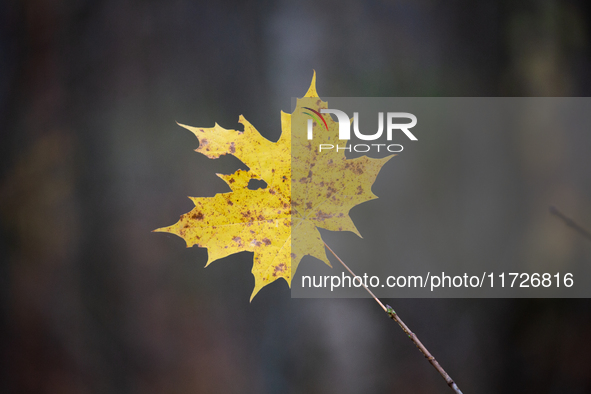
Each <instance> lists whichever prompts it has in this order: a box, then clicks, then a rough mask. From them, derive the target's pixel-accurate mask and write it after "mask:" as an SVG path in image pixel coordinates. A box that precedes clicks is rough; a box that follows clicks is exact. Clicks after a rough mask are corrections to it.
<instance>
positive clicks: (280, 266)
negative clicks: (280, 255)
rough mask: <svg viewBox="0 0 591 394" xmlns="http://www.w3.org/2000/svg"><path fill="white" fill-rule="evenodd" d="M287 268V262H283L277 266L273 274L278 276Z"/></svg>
mask: <svg viewBox="0 0 591 394" xmlns="http://www.w3.org/2000/svg"><path fill="white" fill-rule="evenodd" d="M286 270H287V265H285V263H281V264H279V265H277V266H276V267H275V269H274V270H273V276H277V274H279V273H281V272H284V271H286Z"/></svg>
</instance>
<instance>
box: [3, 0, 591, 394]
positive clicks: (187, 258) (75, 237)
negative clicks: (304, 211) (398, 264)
mask: <svg viewBox="0 0 591 394" xmlns="http://www.w3.org/2000/svg"><path fill="white" fill-rule="evenodd" d="M590 7H591V6H590V5H589V3H588V2H584V1H561V2H558V1H549V0H546V1H501V2H484V1H482V2H472V1H468V0H465V1H452V2H438V1H398V2H387V1H377V0H370V1H365V2H351V1H317V2H312V1H302V2H287V1H277V2H272V1H260V2H238V1H216V2H199V1H195V2H191V1H183V0H179V1H171V2H155V1H143V2H139V1H127V0H122V1H121V0H120V1H95V2H90V1H73V0H70V1H62V2H58V1H49V0H38V1H12V0H7V1H4V2H2V3H1V4H0V70H1V73H0V134H1V136H0V142H1V143H0V218H1V228H0V231H1V233H2V237H1V238H0V256H1V262H2V264H1V268H0V269H1V270H2V271H1V272H0V280H1V284H0V289H1V294H2V321H1V322H0V324H1V329H2V342H1V357H2V358H1V360H2V369H1V372H2V376H1V380H0V391H2V392H7V393H306V394H312V393H446V392H450V390H449V388H448V387H446V385H445V383H444V381H443V380H442V379H441V377H440V376H438V374H437V373H436V371H435V370H434V369H433V368H432V367H431V366H430V365H429V364H428V363H427V362H426V361H425V360H424V358H423V357H422V356H421V354H420V353H419V352H418V351H417V349H415V348H414V346H413V345H412V343H410V341H409V340H408V339H407V338H405V335H404V334H403V333H402V332H401V331H400V329H399V328H398V327H397V326H396V324H395V323H394V322H392V321H391V320H389V319H388V318H387V317H386V316H385V315H384V313H383V312H382V311H381V310H380V309H379V308H378V306H377V305H376V304H375V302H373V301H371V300H366V299H350V300H348V299H342V300H306V299H291V298H290V292H289V289H288V287H287V286H286V284H285V283H284V282H280V281H278V282H276V283H273V284H272V285H270V286H268V287H266V288H264V289H263V290H262V291H261V292H260V293H259V295H257V297H256V298H255V299H254V300H253V302H252V303H249V302H248V298H249V296H250V293H251V290H252V287H253V284H254V280H253V278H252V275H251V274H250V269H251V265H252V255H251V254H249V253H242V254H238V255H234V256H230V257H228V258H226V259H224V260H223V261H218V262H216V263H214V264H212V265H211V266H210V267H208V268H207V269H203V266H204V265H205V262H206V260H207V251H206V250H205V249H200V248H191V249H186V248H185V247H184V242H183V241H182V240H181V239H180V238H177V237H174V236H172V235H170V236H169V235H165V234H154V233H151V230H153V229H155V228H158V227H161V226H164V225H168V224H172V223H173V222H175V221H176V220H177V218H178V216H179V215H180V214H182V213H185V212H187V211H188V210H190V209H191V206H192V204H191V202H190V201H189V199H187V198H186V197H185V196H212V195H214V194H215V193H218V192H224V191H227V190H228V189H227V187H226V186H225V185H224V182H223V181H222V180H221V179H219V178H217V177H216V176H215V173H216V172H222V173H227V172H231V171H234V170H235V169H236V168H239V167H241V166H243V165H242V164H241V163H239V162H238V161H237V160H236V159H235V158H233V157H229V156H227V157H223V158H221V159H218V160H215V161H212V160H209V159H207V158H206V157H205V156H202V155H200V154H197V153H195V152H193V149H195V148H196V147H197V141H196V139H195V137H194V136H193V135H191V134H190V133H189V132H187V131H185V130H183V129H181V128H180V127H178V126H177V125H176V124H175V121H178V122H181V123H185V124H190V125H194V126H212V125H213V124H214V122H218V123H219V124H220V125H222V126H224V127H226V128H234V127H238V126H239V125H238V123H237V121H238V116H239V115H240V114H243V115H244V116H245V117H246V118H247V119H248V120H249V121H250V122H251V123H252V124H253V125H255V126H256V127H257V128H258V130H259V131H260V132H261V133H262V134H263V135H264V136H266V137H267V138H269V139H272V140H276V139H277V138H278V137H279V133H280V117H279V111H280V110H284V111H289V110H290V99H291V97H298V96H302V95H303V94H304V93H305V91H306V89H307V87H308V86H309V83H310V78H311V74H312V70H313V69H315V70H316V71H317V73H318V91H319V93H320V95H321V96H323V95H325V96H335V97H336V96H343V97H346V96H386V97H387V96H588V95H589V93H590V91H591V74H590V73H589V66H590V63H591V62H590V60H591V59H590V48H591V47H590V45H591V42H590V40H591V30H590V28H591V8H590ZM505 137H506V136H505ZM498 138H499V139H495V136H494V135H493V136H491V135H478V134H475V135H472V137H471V139H469V140H465V139H456V140H454V139H453V138H451V139H445V140H442V141H441V144H448V146H449V148H448V151H447V153H448V155H446V157H445V158H443V157H437V156H434V157H433V162H432V163H423V164H422V166H421V168H419V169H417V168H414V169H412V170H410V169H408V170H409V171H412V173H413V175H414V174H417V173H418V174H420V176H421V177H422V178H420V179H421V182H422V183H420V184H421V185H424V186H425V187H427V189H426V190H422V189H420V188H418V189H419V190H417V194H416V196H419V195H420V196H421V198H418V197H415V198H412V196H411V195H410V194H408V193H406V194H404V196H406V197H405V198H406V200H404V199H402V200H400V199H399V200H393V201H401V203H404V204H413V203H414V204H426V205H425V206H427V207H428V208H426V209H429V210H430V211H431V212H432V213H433V218H432V220H431V221H429V222H425V221H423V222H421V225H422V226H425V229H428V231H431V232H432V233H433V234H442V237H441V238H440V239H441V242H451V245H452V246H453V247H454V248H457V250H458V253H459V254H460V255H461V256H462V258H465V259H466V261H470V259H475V258H479V257H480V256H479V253H480V251H481V249H479V247H478V246H474V244H473V243H472V241H473V242H476V245H478V241H479V238H478V237H476V235H475V234H462V233H461V230H462V228H465V227H463V226H462V223H458V221H457V220H455V219H456V218H455V217H454V216H453V215H452V213H453V211H448V210H445V209H444V208H445V207H446V201H449V198H450V196H452V194H450V193H446V190H451V191H453V193H454V194H453V195H457V194H460V195H462V193H464V194H463V195H464V196H465V197H464V198H465V199H466V201H478V200H477V199H478V198H480V196H481V195H480V194H479V192H478V190H471V189H469V188H468V187H466V185H470V184H472V182H473V180H474V179H476V178H477V177H479V176H480V175H479V172H478V171H467V169H474V168H479V167H478V166H479V165H483V163H484V162H483V160H482V157H481V155H480V154H475V153H474V152H481V153H482V152H486V153H487V154H490V155H492V156H491V159H493V160H494V155H493V153H494V152H495V151H494V150H490V151H489V150H487V149H482V146H490V144H492V146H496V147H497V148H498V149H500V151H502V152H504V153H505V154H507V152H508V153H509V154H510V155H511V160H514V161H516V162H517V163H519V168H521V170H522V171H523V172H524V176H523V177H524V179H527V182H530V183H531V184H529V185H528V188H520V187H509V188H506V189H504V190H503V193H502V194H495V196H497V197H499V198H502V201H509V202H510V201H512V200H514V199H517V200H518V201H523V200H524V199H527V197H528V196H524V195H523V193H525V191H524V190H530V192H531V190H533V192H534V193H537V194H539V197H538V198H536V201H539V206H531V207H529V208H530V209H528V210H526V211H523V210H518V209H515V210H513V211H509V212H508V213H507V214H505V215H502V216H501V217H497V216H495V215H493V217H492V219H494V221H493V222H492V223H494V226H502V227H503V228H507V229H512V228H513V227H512V226H515V222H516V220H517V221H518V223H519V226H520V228H521V229H522V231H521V234H524V235H525V236H524V237H523V238H520V239H519V240H518V241H519V245H518V247H519V248H521V249H522V250H523V256H524V258H527V259H532V261H537V260H536V259H560V258H561V257H562V256H570V255H571V254H572V253H577V254H579V255H581V254H582V255H586V256H587V257H588V256H589V253H590V252H589V250H590V247H591V246H590V243H589V242H588V241H586V240H585V239H583V238H582V237H580V235H579V234H577V233H575V232H572V231H570V230H569V229H565V228H564V226H563V223H561V222H560V221H558V220H557V219H555V218H553V217H550V216H549V214H548V211H547V205H548V202H551V203H552V204H555V205H557V206H558V207H559V208H560V209H561V210H562V211H564V212H565V213H566V214H568V215H569V216H571V217H573V218H576V219H577V220H578V221H580V222H581V223H582V224H585V225H586V226H587V227H589V226H591V211H590V209H591V208H590V206H591V189H590V187H589V185H590V183H589V180H588V179H585V176H586V175H585V174H587V171H583V170H586V169H581V171H578V170H577V169H576V168H573V170H572V172H571V173H570V177H560V178H559V179H558V180H556V178H552V179H554V181H553V182H549V181H548V180H547V177H545V174H547V173H548V172H552V171H554V170H555V169H556V168H563V167H561V166H564V165H565V163H567V164H568V163H569V160H570V158H571V157H572V156H571V154H572V152H573V149H575V151H576V152H579V153H577V154H578V155H581V154H585V153H586V152H588V148H589V145H588V141H589V140H588V138H584V139H583V140H581V141H570V140H568V141H566V140H564V139H562V138H561V137H560V135H540V136H538V138H541V139H544V138H545V139H546V141H545V143H546V144H556V145H557V146H559V147H562V148H560V149H556V150H555V151H552V152H546V151H540V150H539V149H537V148H536V147H535V146H532V145H531V144H529V141H530V139H529V138H528V136H517V137H515V138H512V139H509V140H507V139H506V138H503V136H502V135H500V136H498ZM552 138H555V139H556V140H552ZM548 139H550V140H548ZM545 146H546V145H545ZM475 147H481V150H478V149H476V150H474V148H475ZM581 152H582V153H581ZM444 159H445V160H444ZM487 163H488V161H487ZM438 166H439V167H438ZM443 166H446V167H447V168H449V167H452V168H456V169H457V171H459V172H462V176H461V177H454V178H452V179H448V178H446V177H445V176H443V174H444V173H445V174H447V173H453V171H446V172H443V171H434V169H435V170H436V169H437V168H444V167H443ZM400 167H402V166H399V168H397V167H396V166H395V163H392V164H391V165H389V168H388V170H390V171H393V174H394V175H392V176H398V177H402V178H403V177H404V176H405V169H404V167H402V168H400ZM485 168H487V169H491V168H493V167H491V166H490V165H487V166H486V167H485ZM567 168H570V167H567ZM491 171H492V170H491ZM495 174H498V173H496V172H494V171H493V172H492V173H490V174H489V175H490V176H492V177H493V178H494V176H496V175H495ZM380 179H382V178H378V181H380ZM501 181H502V180H499V182H501ZM406 183H407V184H408V185H410V186H412V185H413V183H412V182H409V181H408V180H407V181H406ZM580 185H586V186H587V187H586V188H585V187H581V186H580ZM396 190H398V189H396V183H395V182H392V183H391V184H390V183H389V182H388V180H387V178H383V179H382V181H381V183H377V184H376V187H374V192H375V193H376V194H378V195H391V194H394V195H395V197H394V198H401V197H400V196H399V197H396ZM462 191H463V192H462ZM427 203H428V204H427ZM365 205H366V206H370V205H371V203H367V204H365ZM507 206H509V207H512V205H511V204H510V203H508V205H507ZM517 206H519V205H517ZM392 209H395V206H394V207H393V208H392ZM481 214H484V216H477V218H478V220H481V221H482V223H484V224H486V223H489V222H487V220H486V217H487V216H486V215H485V214H486V213H482V212H481V213H479V215H481ZM446 215H449V216H446ZM489 215H490V213H489ZM352 216H353V219H354V220H356V223H357V224H358V227H360V231H361V233H362V234H364V226H368V227H369V225H368V224H367V223H365V224H364V222H363V221H361V222H359V223H358V222H357V218H356V217H355V212H353V213H352ZM399 218H400V221H399V222H398V223H396V226H393V227H392V230H391V231H392V232H393V234H401V233H403V232H404V231H405V228H415V227H408V226H412V225H413V221H412V219H413V218H412V217H408V216H405V215H404V213H403V212H402V213H401V214H400V216H399ZM516 218H517V219H516ZM547 221H550V222H551V223H550V224H547ZM552 223H554V224H555V226H552ZM541 224H543V225H541ZM415 225H416V223H415ZM490 225H491V226H492V225H493V224H490ZM540 229H552V230H548V231H545V230H544V231H541V230H540ZM456 234H457V237H456ZM351 236H352V237H354V236H353V235H351ZM347 237H348V236H344V238H342V237H339V236H337V237H335V241H334V245H335V248H337V249H338V248H339V247H345V246H346V245H347V242H348V240H349V239H350V238H347ZM470 237H472V238H470ZM434 238H437V237H434ZM437 239H438V238H437ZM458 240H459V241H458ZM390 241H391V239H390V238H389V237H387V234H386V233H384V242H390ZM398 246H399V247H400V252H399V253H400V254H401V255H402V256H409V255H410V254H411V253H413V251H416V248H415V245H413V244H412V243H408V242H407V243H402V242H401V243H399V244H398ZM498 247H504V246H503V245H499V246H498ZM513 247H515V246H513ZM319 264H320V263H319ZM387 302H388V303H390V304H391V305H393V306H394V308H395V309H396V311H397V312H398V313H399V314H400V315H401V316H402V317H403V319H404V320H405V321H406V323H407V324H408V325H409V326H410V327H411V328H412V329H413V330H414V331H415V332H416V333H417V334H418V335H419V337H420V338H421V339H422V341H423V343H424V344H425V345H426V346H427V347H428V348H429V349H430V350H431V351H432V353H433V354H434V355H435V357H437V359H438V360H439V361H440V362H441V364H442V365H443V366H444V368H446V370H447V371H448V372H449V373H450V374H451V376H452V377H453V378H454V379H455V380H456V381H457V382H458V384H459V386H460V388H462V390H463V391H464V393H466V394H469V393H499V392H503V393H565V392H566V393H589V392H591V360H590V359H589V357H588V354H589V352H590V351H591V308H590V307H591V303H590V302H589V301H588V300H568V299H564V300H552V299H539V300H528V299H521V300H511V299H508V300H479V299H469V300H462V299H454V300H451V299H429V300H413V299H399V300H387Z"/></svg>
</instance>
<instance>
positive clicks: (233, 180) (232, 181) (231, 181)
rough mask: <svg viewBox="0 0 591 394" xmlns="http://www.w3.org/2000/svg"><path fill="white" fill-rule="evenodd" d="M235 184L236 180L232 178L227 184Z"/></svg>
mask: <svg viewBox="0 0 591 394" xmlns="http://www.w3.org/2000/svg"><path fill="white" fill-rule="evenodd" d="M234 182H236V180H235V179H234V178H230V180H229V181H228V183H234Z"/></svg>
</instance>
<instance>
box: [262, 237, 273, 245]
mask: <svg viewBox="0 0 591 394" xmlns="http://www.w3.org/2000/svg"><path fill="white" fill-rule="evenodd" d="M263 243H264V244H265V245H267V246H269V245H271V240H270V239H269V238H263Z"/></svg>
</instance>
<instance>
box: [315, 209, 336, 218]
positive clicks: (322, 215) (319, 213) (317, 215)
mask: <svg viewBox="0 0 591 394" xmlns="http://www.w3.org/2000/svg"><path fill="white" fill-rule="evenodd" d="M331 217H332V215H331V214H330V213H324V212H322V211H318V213H317V214H316V219H318V220H324V219H330V218H331Z"/></svg>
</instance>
